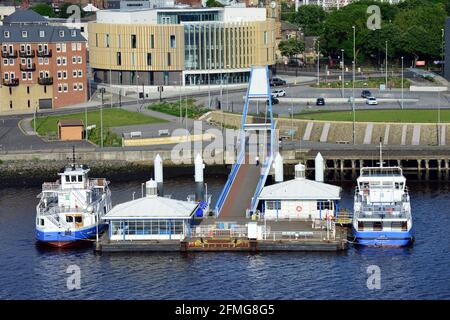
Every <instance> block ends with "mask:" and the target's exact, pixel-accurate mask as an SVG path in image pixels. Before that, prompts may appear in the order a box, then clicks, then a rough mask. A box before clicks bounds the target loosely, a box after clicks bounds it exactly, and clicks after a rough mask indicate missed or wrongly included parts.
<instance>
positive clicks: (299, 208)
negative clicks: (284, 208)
mask: <svg viewBox="0 0 450 320" xmlns="http://www.w3.org/2000/svg"><path fill="white" fill-rule="evenodd" d="M295 210H297V212H302V210H303V208H302V206H297V207H295Z"/></svg>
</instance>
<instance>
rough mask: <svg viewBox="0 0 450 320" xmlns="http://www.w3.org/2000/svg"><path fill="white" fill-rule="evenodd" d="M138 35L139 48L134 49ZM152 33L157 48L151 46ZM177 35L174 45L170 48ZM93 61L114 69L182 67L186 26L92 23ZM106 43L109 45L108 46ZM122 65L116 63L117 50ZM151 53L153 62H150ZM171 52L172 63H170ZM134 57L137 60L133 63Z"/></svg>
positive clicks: (91, 59) (90, 41) (167, 68)
mask: <svg viewBox="0 0 450 320" xmlns="http://www.w3.org/2000/svg"><path fill="white" fill-rule="evenodd" d="M132 35H136V48H132ZM152 35H153V37H154V48H152V47H151V44H152V40H151V38H152ZM171 36H175V47H174V48H172V47H171V43H170V42H171V41H170V38H171ZM89 37H92V38H90V39H89V51H90V55H89V56H90V64H91V66H92V67H94V68H98V69H110V68H111V69H112V70H135V69H137V70H149V71H150V70H182V69H183V68H184V28H183V26H182V25H126V24H100V23H94V22H91V23H90V24H89ZM107 42H108V43H109V47H107ZM118 52H120V53H121V60H122V61H121V62H122V63H121V65H117V53H118ZM147 53H151V55H152V56H151V65H148V64H147ZM168 53H170V62H171V63H170V66H168ZM133 59H134V63H133Z"/></svg>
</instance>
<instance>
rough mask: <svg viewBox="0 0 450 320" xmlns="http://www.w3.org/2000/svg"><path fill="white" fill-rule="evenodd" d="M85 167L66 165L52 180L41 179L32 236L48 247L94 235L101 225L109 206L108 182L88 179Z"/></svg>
mask: <svg viewBox="0 0 450 320" xmlns="http://www.w3.org/2000/svg"><path fill="white" fill-rule="evenodd" d="M88 173H89V168H87V166H83V165H77V164H75V156H74V161H73V163H72V164H71V165H70V166H67V167H66V168H65V169H64V171H63V172H62V173H59V174H58V175H59V176H60V179H59V180H58V181H56V182H44V184H43V185H42V192H41V193H40V194H39V195H38V198H40V201H39V204H38V205H37V207H36V211H37V215H36V238H37V240H38V241H39V242H43V243H46V244H49V245H51V246H57V247H66V246H73V245H75V244H78V243H80V242H81V241H83V240H87V239H90V238H95V237H96V235H97V234H98V233H101V232H102V231H103V230H104V228H105V224H104V223H103V220H102V219H101V217H102V216H103V215H105V214H106V213H107V212H108V211H109V210H110V209H111V207H112V204H111V191H110V189H109V182H108V181H106V179H104V178H99V179H89V178H88Z"/></svg>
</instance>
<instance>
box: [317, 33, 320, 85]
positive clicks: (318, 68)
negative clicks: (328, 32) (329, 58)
mask: <svg viewBox="0 0 450 320" xmlns="http://www.w3.org/2000/svg"><path fill="white" fill-rule="evenodd" d="M319 71H320V40H319V39H317V86H319V83H320V81H319Z"/></svg>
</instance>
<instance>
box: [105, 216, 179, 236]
mask: <svg viewBox="0 0 450 320" xmlns="http://www.w3.org/2000/svg"><path fill="white" fill-rule="evenodd" d="M110 228H111V230H110V236H111V238H112V239H123V238H124V236H125V239H126V238H127V236H142V238H151V236H164V237H165V238H167V239H169V238H170V237H172V236H177V235H178V236H180V235H184V221H183V220H167V219H163V220H153V219H152V220H111V222H110ZM146 236H147V237H146ZM133 238H134V239H136V237H133ZM159 238H160V237H159Z"/></svg>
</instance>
